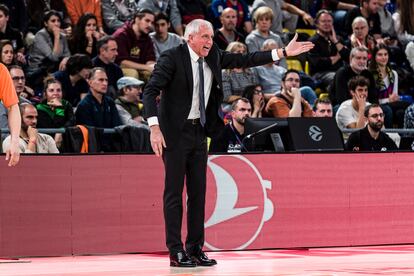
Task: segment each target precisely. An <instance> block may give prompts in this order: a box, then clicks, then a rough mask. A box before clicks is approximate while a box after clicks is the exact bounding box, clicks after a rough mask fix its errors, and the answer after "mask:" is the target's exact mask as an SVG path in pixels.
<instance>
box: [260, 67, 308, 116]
mask: <svg viewBox="0 0 414 276" xmlns="http://www.w3.org/2000/svg"><path fill="white" fill-rule="evenodd" d="M299 87H300V77H299V72H298V71H296V70H292V69H290V70H288V71H286V73H285V74H284V75H283V77H282V90H281V91H280V92H279V93H277V94H276V95H275V96H273V97H271V98H270V99H269V101H268V102H267V105H266V108H265V110H266V113H267V114H269V115H270V116H273V117H276V118H287V117H313V113H312V107H311V106H310V104H309V103H308V102H307V101H306V100H305V99H304V98H302V96H301V91H300V89H299Z"/></svg>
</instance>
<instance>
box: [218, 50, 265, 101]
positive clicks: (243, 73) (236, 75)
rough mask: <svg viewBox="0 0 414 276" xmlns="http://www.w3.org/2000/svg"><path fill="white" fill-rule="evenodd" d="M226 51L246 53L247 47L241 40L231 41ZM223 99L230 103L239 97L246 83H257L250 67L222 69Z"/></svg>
mask: <svg viewBox="0 0 414 276" xmlns="http://www.w3.org/2000/svg"><path fill="white" fill-rule="evenodd" d="M226 51H228V52H230V53H239V54H247V47H246V45H244V44H243V43H241V42H232V43H230V44H229V46H228V47H227V49H226ZM222 80H223V101H224V102H226V103H228V104H231V103H232V102H233V101H234V100H236V99H238V98H240V97H241V95H242V94H243V90H244V88H245V87H246V86H247V85H252V84H255V83H258V80H257V77H256V74H255V73H254V71H253V70H252V69H250V68H233V69H224V70H223V71H222Z"/></svg>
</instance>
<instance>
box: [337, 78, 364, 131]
mask: <svg viewBox="0 0 414 276" xmlns="http://www.w3.org/2000/svg"><path fill="white" fill-rule="evenodd" d="M368 86H369V81H368V79H366V78H364V77H363V76H355V77H353V78H351V79H350V80H349V82H348V90H349V92H350V94H351V96H352V99H350V100H346V101H344V102H343V103H342V104H341V105H340V106H339V108H338V112H336V123H337V124H338V127H339V128H340V129H345V128H363V127H364V126H365V123H366V122H365V117H364V110H365V107H366V106H367V105H370V103H369V102H367V97H368Z"/></svg>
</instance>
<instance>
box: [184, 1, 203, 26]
mask: <svg viewBox="0 0 414 276" xmlns="http://www.w3.org/2000/svg"><path fill="white" fill-rule="evenodd" d="M177 7H178V10H179V11H180V14H181V20H182V24H183V25H184V26H185V25H187V24H188V23H190V22H191V21H192V20H194V19H206V18H207V6H206V4H205V3H204V1H203V0H177Z"/></svg>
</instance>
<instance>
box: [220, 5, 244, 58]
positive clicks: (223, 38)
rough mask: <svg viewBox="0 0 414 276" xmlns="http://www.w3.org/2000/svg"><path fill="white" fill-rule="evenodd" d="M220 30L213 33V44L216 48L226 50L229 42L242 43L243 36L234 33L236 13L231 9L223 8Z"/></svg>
mask: <svg viewBox="0 0 414 276" xmlns="http://www.w3.org/2000/svg"><path fill="white" fill-rule="evenodd" d="M220 22H221V28H220V29H217V30H216V31H215V33H214V39H213V40H214V42H215V43H216V44H217V46H218V47H219V48H220V49H222V50H226V48H227V46H228V45H229V44H230V43H231V42H241V43H244V36H243V35H242V34H240V33H239V32H237V31H236V24H237V13H236V11H235V10H234V9H232V8H225V9H224V11H223V12H222V13H221V15H220Z"/></svg>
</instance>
